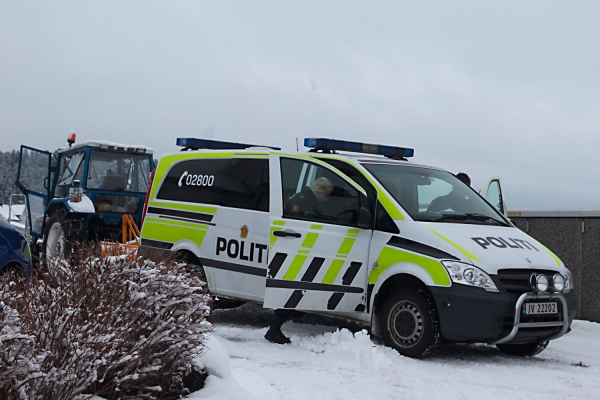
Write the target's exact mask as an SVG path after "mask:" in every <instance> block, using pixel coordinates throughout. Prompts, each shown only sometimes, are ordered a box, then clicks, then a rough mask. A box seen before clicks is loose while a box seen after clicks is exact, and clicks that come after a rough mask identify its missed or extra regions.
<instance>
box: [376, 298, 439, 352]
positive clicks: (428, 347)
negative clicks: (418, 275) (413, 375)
mask: <svg viewBox="0 0 600 400" xmlns="http://www.w3.org/2000/svg"><path fill="white" fill-rule="evenodd" d="M380 323H381V326H380V330H381V334H382V336H383V341H384V343H385V344H386V345H387V346H390V347H392V348H394V349H396V350H397V351H398V352H399V353H400V354H402V355H405V356H407V357H413V358H424V357H427V356H429V355H431V354H433V353H434V352H435V350H436V349H437V348H438V346H439V344H440V323H439V317H438V313H437V310H436V308H435V305H434V301H433V299H432V298H431V296H430V295H429V294H427V293H426V292H424V291H423V290H417V289H411V288H406V289H401V290H398V291H396V292H394V293H393V294H392V295H391V296H390V297H389V298H388V299H387V300H386V301H385V303H384V304H383V308H382V311H381V315H380Z"/></svg>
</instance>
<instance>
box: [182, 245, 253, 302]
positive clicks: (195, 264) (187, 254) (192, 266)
mask: <svg viewBox="0 0 600 400" xmlns="http://www.w3.org/2000/svg"><path fill="white" fill-rule="evenodd" d="M178 258H179V260H181V262H184V263H186V264H187V269H188V271H190V272H193V273H197V274H199V275H200V279H202V280H203V281H204V282H206V288H207V290H208V281H207V280H206V272H204V267H203V266H202V263H201V262H200V260H199V259H198V257H196V255H195V254H194V253H192V252H191V251H187V250H184V251H181V252H180V253H179V254H178ZM212 298H213V301H212V305H213V308H219V309H229V308H236V307H239V306H242V305H244V304H246V302H245V301H241V300H234V299H228V298H223V297H217V296H215V295H212Z"/></svg>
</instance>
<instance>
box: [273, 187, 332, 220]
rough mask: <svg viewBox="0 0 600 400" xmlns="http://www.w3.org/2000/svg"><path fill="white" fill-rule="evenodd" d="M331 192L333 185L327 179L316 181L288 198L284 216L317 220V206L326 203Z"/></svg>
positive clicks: (318, 212)
mask: <svg viewBox="0 0 600 400" xmlns="http://www.w3.org/2000/svg"><path fill="white" fill-rule="evenodd" d="M332 191H333V185H332V184H331V182H330V181H329V179H327V178H325V177H321V178H319V179H316V180H315V181H314V182H313V184H312V185H311V186H310V187H308V186H306V187H304V189H302V191H300V192H298V193H296V194H295V195H293V196H292V197H290V199H289V200H288V202H287V204H286V206H285V211H284V215H285V216H302V217H316V218H319V216H320V215H321V212H320V211H319V204H320V203H323V202H324V201H326V200H327V198H328V197H329V195H330V194H331V192H332Z"/></svg>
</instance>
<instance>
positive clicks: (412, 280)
mask: <svg viewBox="0 0 600 400" xmlns="http://www.w3.org/2000/svg"><path fill="white" fill-rule="evenodd" d="M402 288H413V289H417V290H422V291H424V292H426V293H427V294H428V295H429V296H431V292H430V291H429V288H428V287H427V285H425V283H423V281H421V280H420V279H419V278H416V277H415V276H413V275H409V274H398V275H393V276H391V277H389V278H388V279H387V280H386V281H385V282H384V283H383V285H381V287H380V288H379V291H378V292H377V294H376V295H375V299H374V300H373V310H372V311H371V315H372V317H371V319H372V321H371V334H372V335H373V336H375V337H378V338H381V337H382V335H381V331H380V329H379V327H380V326H381V325H380V313H381V309H382V307H383V304H384V303H385V302H386V300H387V299H388V298H389V297H390V296H391V295H392V294H393V293H394V292H395V291H397V290H398V289H402Z"/></svg>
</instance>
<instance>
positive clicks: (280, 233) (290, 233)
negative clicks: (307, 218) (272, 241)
mask: <svg viewBox="0 0 600 400" xmlns="http://www.w3.org/2000/svg"><path fill="white" fill-rule="evenodd" d="M273 235H274V236H277V237H294V238H299V237H302V234H300V233H298V232H294V231H273Z"/></svg>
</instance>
